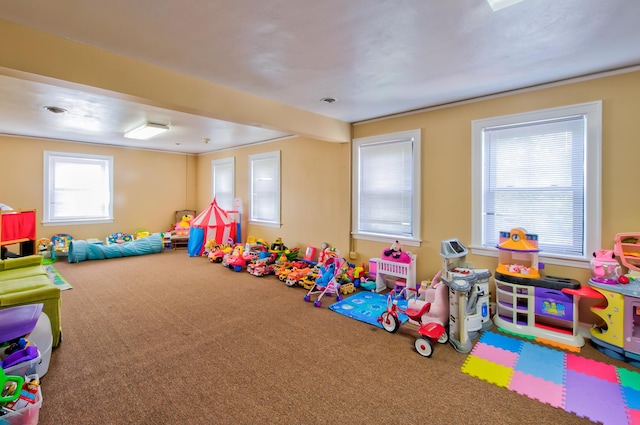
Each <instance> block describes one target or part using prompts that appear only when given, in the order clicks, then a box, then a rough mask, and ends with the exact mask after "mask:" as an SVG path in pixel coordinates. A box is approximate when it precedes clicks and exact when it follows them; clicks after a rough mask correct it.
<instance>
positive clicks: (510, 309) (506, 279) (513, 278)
mask: <svg viewBox="0 0 640 425" xmlns="http://www.w3.org/2000/svg"><path fill="white" fill-rule="evenodd" d="M497 248H498V268H497V269H496V272H495V275H494V281H495V285H496V314H495V315H494V317H493V322H494V323H495V325H496V326H498V327H500V328H502V329H505V330H507V331H512V332H515V333H518V334H522V335H529V336H532V337H535V338H539V339H541V340H544V341H546V342H549V343H550V344H552V345H553V344H556V345H560V346H566V347H575V348H579V347H582V346H583V345H584V343H585V341H584V338H583V337H582V336H581V335H579V334H578V302H579V300H580V298H581V297H582V296H585V295H587V294H586V293H585V290H584V289H583V288H581V285H580V282H578V281H577V280H575V279H566V278H562V277H555V276H543V275H542V274H541V273H540V270H539V267H540V266H539V262H538V253H539V252H540V251H539V249H538V236H537V235H534V234H529V233H527V232H526V231H525V230H524V229H521V228H515V229H512V230H511V231H509V232H500V239H499V241H498V245H497ZM588 289H589V288H587V290H588Z"/></svg>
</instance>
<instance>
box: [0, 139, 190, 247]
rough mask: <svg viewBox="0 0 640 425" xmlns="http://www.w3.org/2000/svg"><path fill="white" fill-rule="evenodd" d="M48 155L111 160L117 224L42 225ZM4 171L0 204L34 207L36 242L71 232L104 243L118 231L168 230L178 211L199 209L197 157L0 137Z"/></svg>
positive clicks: (0, 154)
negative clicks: (197, 204)
mask: <svg viewBox="0 0 640 425" xmlns="http://www.w3.org/2000/svg"><path fill="white" fill-rule="evenodd" d="M45 150H49V151H56V152H73V153H85V154H93V155H110V156H113V161H114V162H113V163H114V165H113V166H114V200H113V201H114V207H113V213H114V218H115V220H114V222H113V223H109V224H96V225H86V224H79V225H64V226H43V225H42V223H41V222H42V208H43V155H44V154H43V153H44V151H45ZM0 166H1V169H2V172H3V176H4V180H3V182H2V185H1V187H0V202H3V203H5V204H8V205H10V206H11V207H13V208H16V209H30V208H35V209H36V210H37V211H36V216H37V220H38V227H37V235H38V238H41V237H47V238H50V237H51V236H53V235H55V234H57V233H68V234H70V235H71V236H73V237H74V238H76V239H87V238H99V239H104V238H105V237H106V236H107V235H109V234H111V233H114V232H128V233H132V232H134V231H135V230H138V229H146V230H149V231H151V232H159V231H165V230H168V228H169V226H170V225H171V224H172V223H173V221H174V220H175V211H176V210H180V209H184V208H195V207H196V191H197V185H196V170H195V166H196V158H195V157H194V156H189V155H182V154H169V153H161V152H152V151H144V150H136V149H118V148H110V147H106V146H97V145H91V144H84V143H73V142H63V141H52V140H41V139H29V138H19V137H10V136H0Z"/></svg>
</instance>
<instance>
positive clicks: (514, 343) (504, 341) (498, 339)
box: [479, 331, 522, 353]
mask: <svg viewBox="0 0 640 425" xmlns="http://www.w3.org/2000/svg"><path fill="white" fill-rule="evenodd" d="M479 341H482V342H484V343H485V344H487V345H493V346H494V347H498V348H502V349H503V350H507V351H511V352H513V353H519V352H520V350H521V349H522V341H519V340H517V339H515V338H511V337H508V336H504V335H500V334H497V333H494V332H488V331H487V332H483V333H482V335H481V336H480V339H479Z"/></svg>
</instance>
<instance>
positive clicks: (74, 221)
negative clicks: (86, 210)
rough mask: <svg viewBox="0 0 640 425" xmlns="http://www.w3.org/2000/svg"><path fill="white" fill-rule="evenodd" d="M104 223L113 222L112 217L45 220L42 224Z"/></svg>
mask: <svg viewBox="0 0 640 425" xmlns="http://www.w3.org/2000/svg"><path fill="white" fill-rule="evenodd" d="M103 223H113V219H112V218H105V219H99V220H57V221H43V222H41V224H42V225H43V226H61V225H64V226H74V225H76V224H103Z"/></svg>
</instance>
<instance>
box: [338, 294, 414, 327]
mask: <svg viewBox="0 0 640 425" xmlns="http://www.w3.org/2000/svg"><path fill="white" fill-rule="evenodd" d="M398 307H400V308H402V309H406V308H407V301H406V300H399V301H398ZM386 309H387V295H383V294H378V293H375V292H364V291H363V292H357V293H355V294H353V295H351V296H350V297H346V298H343V299H342V301H338V302H335V303H333V304H331V305H330V306H329V310H331V311H335V312H336V313H339V314H342V315H343V316H347V317H350V318H352V319H356V320H359V321H361V322H365V323H368V324H370V325H373V326H377V327H379V328H382V325H381V324H380V323H378V317H380V315H381V314H382V313H384V311H385V310H386ZM398 319H399V320H400V323H401V324H402V323H404V322H406V321H407V320H408V319H409V318H408V317H407V316H406V315H405V314H404V313H398Z"/></svg>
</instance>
